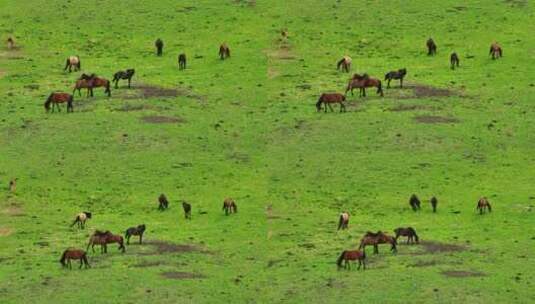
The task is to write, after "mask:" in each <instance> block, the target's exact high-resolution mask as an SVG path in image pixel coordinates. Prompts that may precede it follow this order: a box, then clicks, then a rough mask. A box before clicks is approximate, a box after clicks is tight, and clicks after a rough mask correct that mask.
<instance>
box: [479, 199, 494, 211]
mask: <svg viewBox="0 0 535 304" xmlns="http://www.w3.org/2000/svg"><path fill="white" fill-rule="evenodd" d="M485 208H486V209H487V210H488V211H489V212H492V207H491V206H490V203H489V200H488V199H487V198H486V197H482V198H480V199H479V201H477V208H476V209H477V210H479V214H483V212H485Z"/></svg>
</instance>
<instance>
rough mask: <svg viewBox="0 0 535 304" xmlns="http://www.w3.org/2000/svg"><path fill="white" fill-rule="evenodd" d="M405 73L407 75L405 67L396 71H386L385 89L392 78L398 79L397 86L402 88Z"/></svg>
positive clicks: (388, 86)
mask: <svg viewBox="0 0 535 304" xmlns="http://www.w3.org/2000/svg"><path fill="white" fill-rule="evenodd" d="M405 75H407V69H406V68H403V69H399V70H397V71H390V72H388V73H386V75H385V81H388V82H387V83H386V88H387V89H388V88H390V81H392V79H399V87H400V88H403V78H405Z"/></svg>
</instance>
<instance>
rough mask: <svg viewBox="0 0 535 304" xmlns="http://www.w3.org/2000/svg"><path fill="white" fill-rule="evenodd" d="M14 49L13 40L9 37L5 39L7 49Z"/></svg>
mask: <svg viewBox="0 0 535 304" xmlns="http://www.w3.org/2000/svg"><path fill="white" fill-rule="evenodd" d="M14 47H15V41H14V40H13V38H11V37H9V38H7V49H8V50H12V49H13V48H14Z"/></svg>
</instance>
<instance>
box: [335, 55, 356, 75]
mask: <svg viewBox="0 0 535 304" xmlns="http://www.w3.org/2000/svg"><path fill="white" fill-rule="evenodd" d="M351 61H352V60H351V57H349V56H344V57H342V59H340V60H339V61H338V63H337V64H336V69H337V70H339V69H340V66H342V71H345V72H347V73H349V69H351Z"/></svg>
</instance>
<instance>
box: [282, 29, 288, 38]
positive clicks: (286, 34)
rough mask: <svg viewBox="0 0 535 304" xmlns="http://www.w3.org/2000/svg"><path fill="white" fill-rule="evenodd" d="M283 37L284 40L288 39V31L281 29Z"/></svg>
mask: <svg viewBox="0 0 535 304" xmlns="http://www.w3.org/2000/svg"><path fill="white" fill-rule="evenodd" d="M281 36H282V38H283V39H286V38H288V29H281Z"/></svg>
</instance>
